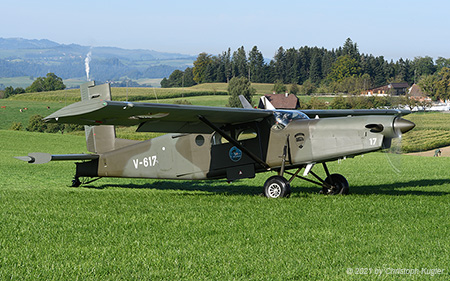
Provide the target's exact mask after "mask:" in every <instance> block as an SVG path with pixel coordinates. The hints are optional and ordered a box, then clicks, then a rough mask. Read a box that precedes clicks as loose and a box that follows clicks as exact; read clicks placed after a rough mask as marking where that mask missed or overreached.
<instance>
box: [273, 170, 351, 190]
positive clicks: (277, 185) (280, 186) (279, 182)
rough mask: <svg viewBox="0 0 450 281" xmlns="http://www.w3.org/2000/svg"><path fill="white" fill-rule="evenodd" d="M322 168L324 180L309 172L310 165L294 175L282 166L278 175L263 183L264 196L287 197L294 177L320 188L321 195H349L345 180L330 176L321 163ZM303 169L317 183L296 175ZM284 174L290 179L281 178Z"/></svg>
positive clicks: (342, 177)
mask: <svg viewBox="0 0 450 281" xmlns="http://www.w3.org/2000/svg"><path fill="white" fill-rule="evenodd" d="M283 164H284V163H283ZM322 166H323V168H324V170H325V173H326V175H327V177H326V178H325V180H323V179H322V178H320V177H319V176H318V175H317V174H316V173H314V172H313V171H310V169H311V168H312V164H311V166H303V167H300V168H299V169H297V171H295V173H291V172H288V171H284V165H282V167H281V169H280V171H279V174H278V175H277V176H272V177H270V178H269V179H267V181H266V182H265V183H264V195H265V196H266V197H268V198H281V197H289V195H290V194H291V185H290V183H291V182H292V181H293V180H294V178H296V177H297V178H300V179H302V180H305V181H308V182H311V183H314V184H316V185H319V186H321V187H322V189H321V190H320V192H319V193H321V194H326V195H336V194H342V195H345V194H348V193H349V184H348V181H347V179H346V178H345V177H344V176H343V175H341V174H330V172H329V171H328V168H327V165H326V164H325V163H322ZM303 168H306V169H307V171H308V172H309V173H310V174H311V175H313V176H314V177H315V178H316V179H317V181H315V180H311V179H308V178H305V177H302V176H299V175H298V174H299V173H300V171H301V170H302V169H303ZM284 173H286V174H289V175H291V178H290V179H289V180H286V179H285V178H284V176H283V174H284Z"/></svg>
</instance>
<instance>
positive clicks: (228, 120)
mask: <svg viewBox="0 0 450 281" xmlns="http://www.w3.org/2000/svg"><path fill="white" fill-rule="evenodd" d="M272 115H273V111H271V110H255V109H244V108H223V107H209V106H191V105H176V104H155V103H141V102H136V103H134V102H120V101H107V100H100V99H92V100H85V101H81V102H77V103H74V104H71V105H69V106H66V107H64V108H62V109H60V110H58V111H56V112H55V113H53V114H51V115H49V116H47V117H45V118H44V120H45V121H46V122H50V123H70V124H80V125H119V126H133V125H139V127H138V129H137V131H138V132H163V133H211V132H212V131H213V130H212V129H211V127H210V126H207V125H206V124H205V123H204V122H203V121H201V118H204V119H207V120H208V121H209V122H211V123H213V124H214V125H216V126H218V127H220V126H222V125H226V124H240V123H247V122H252V121H260V120H262V119H264V118H267V117H270V116H272Z"/></svg>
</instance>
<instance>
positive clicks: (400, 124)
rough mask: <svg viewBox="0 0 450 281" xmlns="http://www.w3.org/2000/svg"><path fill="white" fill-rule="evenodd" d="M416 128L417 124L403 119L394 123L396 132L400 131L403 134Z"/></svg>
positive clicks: (397, 119)
mask: <svg viewBox="0 0 450 281" xmlns="http://www.w3.org/2000/svg"><path fill="white" fill-rule="evenodd" d="M415 126H416V124H414V123H413V122H411V121H409V120H406V119H403V118H396V119H395V121H394V130H395V131H397V130H400V132H402V134H403V133H406V132H408V131H410V130H412V129H413V128H414V127H415Z"/></svg>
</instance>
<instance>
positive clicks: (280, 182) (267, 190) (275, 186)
mask: <svg viewBox="0 0 450 281" xmlns="http://www.w3.org/2000/svg"><path fill="white" fill-rule="evenodd" d="M264 195H265V196H266V197H267V198H282V197H289V195H291V185H290V184H289V181H287V180H286V179H285V178H284V177H282V176H272V177H270V178H268V179H267V180H266V182H265V183H264Z"/></svg>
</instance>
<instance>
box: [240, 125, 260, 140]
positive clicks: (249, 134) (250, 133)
mask: <svg viewBox="0 0 450 281" xmlns="http://www.w3.org/2000/svg"><path fill="white" fill-rule="evenodd" d="M257 136H258V134H257V133H256V131H255V129H253V128H246V129H243V130H242V131H240V132H239V133H238V137H237V140H238V141H244V140H251V139H254V138H256V137H257Z"/></svg>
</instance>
